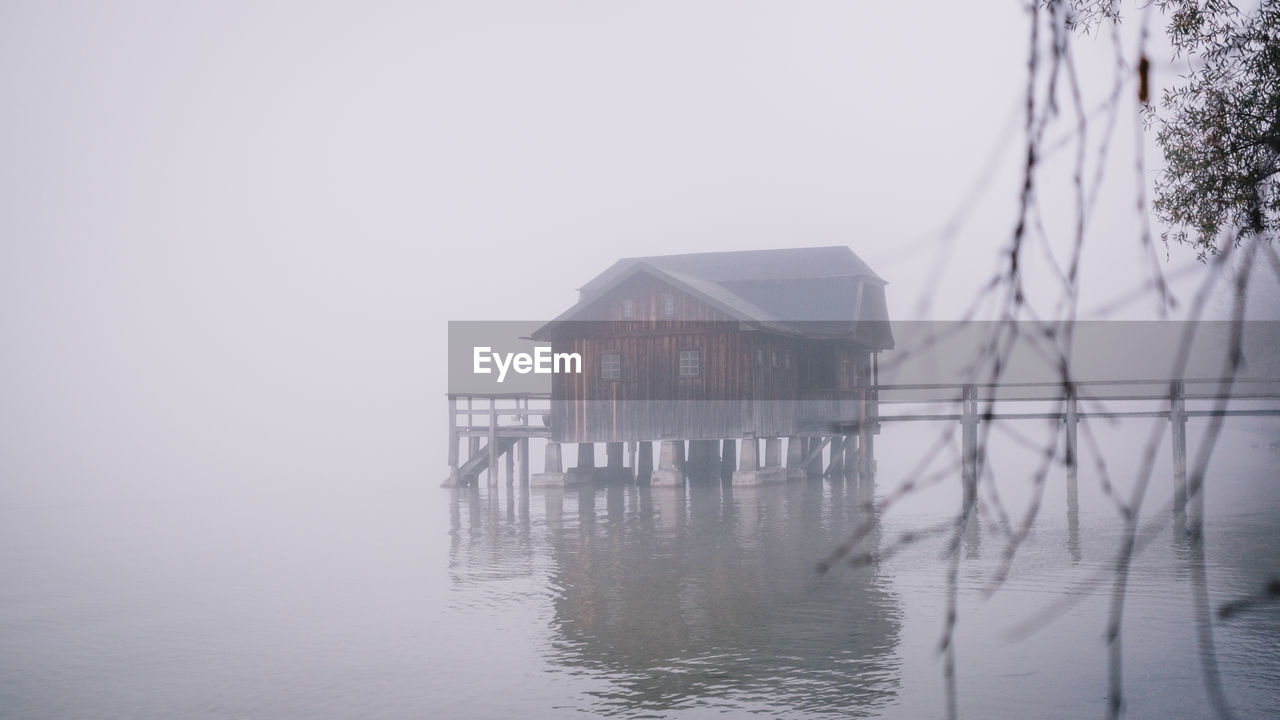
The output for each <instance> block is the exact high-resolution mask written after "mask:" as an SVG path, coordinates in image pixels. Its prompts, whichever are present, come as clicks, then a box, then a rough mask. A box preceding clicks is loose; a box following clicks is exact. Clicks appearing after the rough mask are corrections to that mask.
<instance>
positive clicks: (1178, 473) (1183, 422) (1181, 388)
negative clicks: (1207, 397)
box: [1169, 380, 1187, 515]
mask: <svg viewBox="0 0 1280 720" xmlns="http://www.w3.org/2000/svg"><path fill="white" fill-rule="evenodd" d="M1186 410H1187V407H1186V386H1185V385H1183V383H1182V381H1181V380H1174V381H1173V382H1171V383H1169V425H1170V429H1171V430H1172V433H1173V512H1174V513H1175V514H1177V515H1184V514H1185V513H1186V512H1187V415H1186Z"/></svg>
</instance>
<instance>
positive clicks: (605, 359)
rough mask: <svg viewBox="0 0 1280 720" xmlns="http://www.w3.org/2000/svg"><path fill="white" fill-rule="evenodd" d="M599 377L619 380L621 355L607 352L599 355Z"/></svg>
mask: <svg viewBox="0 0 1280 720" xmlns="http://www.w3.org/2000/svg"><path fill="white" fill-rule="evenodd" d="M600 379H601V380H621V379H622V356H621V355H619V354H618V353H609V354H607V355H601V356H600Z"/></svg>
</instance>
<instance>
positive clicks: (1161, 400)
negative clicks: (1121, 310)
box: [445, 378, 1280, 512]
mask: <svg viewBox="0 0 1280 720" xmlns="http://www.w3.org/2000/svg"><path fill="white" fill-rule="evenodd" d="M822 398H823V399H822V401H821V402H817V403H815V402H809V401H806V400H804V399H797V400H795V401H792V405H793V406H794V408H795V410H794V412H795V413H796V415H797V418H798V420H797V423H796V427H797V428H798V434H796V435H791V436H789V437H787V438H785V439H786V440H787V445H786V449H785V451H784V450H783V446H782V440H783V439H784V438H781V437H771V438H759V437H754V436H750V435H748V436H746V437H742V438H723V439H721V441H720V442H716V441H715V440H706V439H690V440H687V441H685V440H662V441H660V442H661V446H662V447H661V452H660V453H659V457H658V463H657V465H656V466H655V465H654V462H653V461H654V457H653V447H652V446H653V443H652V442H629V443H622V442H608V443H605V445H606V456H607V463H606V465H605V466H604V467H600V468H597V467H596V466H595V450H594V443H577V445H578V450H577V459H578V462H577V465H576V466H575V467H574V468H571V469H569V470H568V471H567V472H566V470H565V468H564V467H563V463H562V460H561V451H560V444H559V443H556V442H552V438H553V428H552V425H551V423H552V420H551V419H552V417H553V416H554V413H553V408H552V400H551V396H550V395H549V394H538V393H511V394H450V395H448V402H449V478H448V480H447V481H446V482H445V484H446V485H469V484H474V483H476V482H478V478H479V477H480V475H481V474H486V473H487V477H488V482H489V484H490V485H496V484H497V483H498V478H499V472H498V468H499V463H500V461H501V460H503V459H504V458H505V460H506V467H507V473H506V480H507V483H508V484H511V483H513V482H514V481H515V480H516V479H518V480H519V481H520V483H521V484H528V483H529V482H530V477H531V468H530V448H529V444H530V443H529V441H530V439H531V438H535V437H536V438H542V439H544V440H547V441H548V442H547V448H546V458H545V463H544V468H543V472H542V473H540V474H539V475H540V477H541V478H542V479H543V480H544V481H545V484H573V483H574V482H593V481H596V480H600V479H602V478H607V479H608V480H610V481H617V480H623V481H633V482H641V483H645V482H648V483H652V484H654V485H678V484H683V483H684V482H685V481H686V480H687V479H691V478H695V477H703V478H706V477H716V476H721V475H722V476H723V477H724V478H725V479H732V480H733V481H734V482H742V483H745V484H758V483H761V482H773V481H779V480H786V479H800V478H813V477H829V478H832V477H843V476H846V475H847V476H850V477H856V478H859V479H863V478H865V479H867V480H871V479H873V478H874V476H875V472H876V464H875V456H874V437H875V435H876V434H878V433H879V432H880V428H881V425H882V424H883V423H917V422H954V423H958V424H959V425H960V428H961V438H960V443H961V458H962V463H961V465H962V466H961V468H960V470H961V473H960V475H961V480H962V483H963V487H964V488H965V492H966V494H971V493H974V492H976V486H977V481H978V477H979V476H980V474H981V467H982V456H983V451H984V448H983V447H982V446H983V443H982V442H981V433H980V432H979V429H980V427H981V426H982V424H983V423H991V422H1013V421H1035V420H1040V421H1056V422H1060V423H1062V425H1063V432H1064V433H1065V444H1066V452H1065V457H1066V466H1067V472H1068V482H1069V488H1068V491H1069V492H1071V491H1072V490H1073V489H1074V488H1073V487H1072V486H1073V485H1074V483H1075V481H1076V476H1077V472H1078V468H1077V464H1078V463H1077V461H1078V457H1079V453H1078V443H1077V436H1078V426H1079V423H1081V422H1083V421H1088V420H1092V419H1111V418H1156V419H1167V420H1168V421H1169V423H1170V432H1171V436H1172V452H1173V468H1174V471H1173V478H1172V479H1173V482H1174V503H1175V509H1176V510H1177V511H1179V512H1182V511H1183V510H1185V508H1186V504H1187V502H1188V498H1189V497H1190V498H1195V499H1198V498H1199V493H1196V492H1194V490H1195V489H1194V488H1189V487H1188V484H1187V483H1188V478H1187V457H1186V456H1187V441H1186V425H1187V422H1188V421H1190V420H1192V419H1199V418H1211V417H1276V416H1280V379H1273V378H1248V379H1236V380H1223V379H1218V378H1196V379H1184V380H1172V381H1171V380H1161V379H1144V380H1090V381H1080V382H1072V383H1061V382H1056V383H1050V382H1008V383H950V384H914V385H905V384H904V385H871V386H868V387H864V388H853V389H850V390H847V391H840V392H838V393H836V394H835V395H834V396H833V395H832V394H831V393H824V394H823V395H822ZM768 402H780V401H768ZM1028 406H1031V407H1028ZM893 408H902V409H901V410H900V411H896V412H886V409H889V410H892V409H893ZM1020 408H1025V409H1020ZM464 439H465V440H466V442H465V443H464ZM761 440H764V452H763V453H761V452H760V441H761ZM464 445H465V448H466V454H465V457H464V456H463V453H462V450H463V446H464ZM624 448H625V449H626V450H627V457H628V462H627V463H626V464H624V462H623V451H624ZM737 449H740V452H737V453H735V450H737ZM735 455H736V457H735ZM517 467H518V469H519V471H518V475H517V473H516V468H517ZM717 469H719V470H720V471H721V472H720V473H717V472H715V471H716V470H717ZM698 471H701V472H698ZM1192 509H1193V511H1197V510H1198V509H1197V508H1192Z"/></svg>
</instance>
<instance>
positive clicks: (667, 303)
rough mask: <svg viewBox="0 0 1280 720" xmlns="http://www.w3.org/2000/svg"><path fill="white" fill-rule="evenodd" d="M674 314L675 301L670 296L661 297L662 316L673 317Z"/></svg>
mask: <svg viewBox="0 0 1280 720" xmlns="http://www.w3.org/2000/svg"><path fill="white" fill-rule="evenodd" d="M675 314H676V299H675V298H674V297H673V296H671V295H663V296H662V316H663V317H673V316H674V315H675Z"/></svg>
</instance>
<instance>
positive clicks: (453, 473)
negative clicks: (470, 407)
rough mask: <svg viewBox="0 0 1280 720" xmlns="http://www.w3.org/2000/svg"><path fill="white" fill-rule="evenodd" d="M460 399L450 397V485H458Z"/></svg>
mask: <svg viewBox="0 0 1280 720" xmlns="http://www.w3.org/2000/svg"><path fill="white" fill-rule="evenodd" d="M460 439H461V438H459V437H458V398H456V397H454V396H453V395H450V396H449V484H451V485H454V486H457V485H458V480H459V478H458V442H459V440H460Z"/></svg>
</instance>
